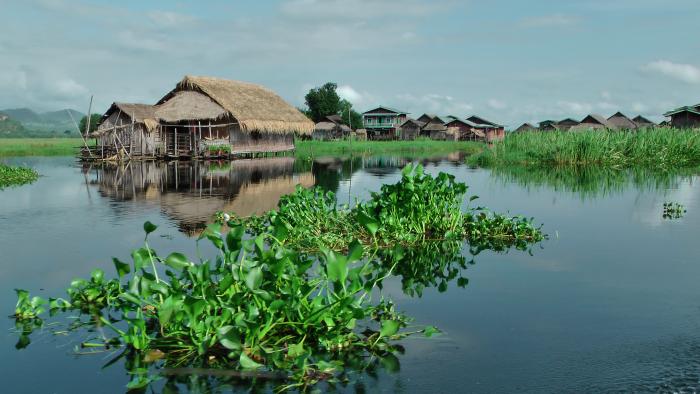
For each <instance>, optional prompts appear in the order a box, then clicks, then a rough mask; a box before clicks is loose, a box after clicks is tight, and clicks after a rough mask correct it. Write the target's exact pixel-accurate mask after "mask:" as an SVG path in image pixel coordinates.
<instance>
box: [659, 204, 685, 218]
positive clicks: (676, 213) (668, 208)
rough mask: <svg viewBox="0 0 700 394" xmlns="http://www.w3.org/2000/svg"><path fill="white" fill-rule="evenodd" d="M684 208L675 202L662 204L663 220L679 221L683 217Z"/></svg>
mask: <svg viewBox="0 0 700 394" xmlns="http://www.w3.org/2000/svg"><path fill="white" fill-rule="evenodd" d="M686 212H687V211H686V209H685V207H684V206H683V205H682V204H680V203H677V202H665V203H664V213H663V218H664V219H680V218H682V217H683V216H685V213H686Z"/></svg>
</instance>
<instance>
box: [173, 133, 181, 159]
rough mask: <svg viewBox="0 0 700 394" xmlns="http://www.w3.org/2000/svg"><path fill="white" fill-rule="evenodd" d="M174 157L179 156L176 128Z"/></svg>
mask: <svg viewBox="0 0 700 394" xmlns="http://www.w3.org/2000/svg"><path fill="white" fill-rule="evenodd" d="M174 153H175V157H178V156H179V155H180V154H179V152H178V151H177V127H176V128H175V152H174Z"/></svg>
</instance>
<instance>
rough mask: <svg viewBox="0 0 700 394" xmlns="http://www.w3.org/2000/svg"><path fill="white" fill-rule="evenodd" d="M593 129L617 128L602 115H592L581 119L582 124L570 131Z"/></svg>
mask: <svg viewBox="0 0 700 394" xmlns="http://www.w3.org/2000/svg"><path fill="white" fill-rule="evenodd" d="M591 129H610V130H614V129H615V126H614V125H613V124H611V123H610V122H608V120H607V119H605V117H603V116H602V115H598V114H590V115H588V116H586V117H585V118H583V119H581V122H580V124H579V125H578V126H574V127H572V128H571V129H570V130H572V131H580V130H591Z"/></svg>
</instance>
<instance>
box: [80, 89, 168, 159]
mask: <svg viewBox="0 0 700 394" xmlns="http://www.w3.org/2000/svg"><path fill="white" fill-rule="evenodd" d="M155 112H156V107H155V106H153V105H150V104H136V103H117V102H115V103H112V105H110V107H109V108H108V109H107V111H106V112H105V113H104V115H102V118H101V119H100V122H99V123H98V125H97V129H96V130H95V131H94V132H93V133H92V134H91V135H90V136H91V137H94V138H96V139H97V144H96V145H97V147H96V149H97V150H99V152H100V156H101V157H103V158H110V157H117V158H118V157H119V156H120V155H124V156H130V155H132V154H133V155H139V156H155V155H156V154H157V153H158V148H159V146H160V142H161V139H160V135H159V133H158V130H157V128H158V121H157V120H156V115H155Z"/></svg>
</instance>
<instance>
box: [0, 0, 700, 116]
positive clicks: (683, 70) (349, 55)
mask: <svg viewBox="0 0 700 394" xmlns="http://www.w3.org/2000/svg"><path fill="white" fill-rule="evenodd" d="M0 10H2V11H1V12H0V18H1V19H0V21H1V22H0V108H17V107H29V108H32V109H35V110H38V111H49V110H57V109H62V108H74V109H78V110H80V111H82V112H86V111H87V108H88V103H89V100H90V96H91V95H94V100H95V104H94V110H95V111H94V112H103V111H104V110H106V109H107V107H108V106H109V104H111V103H112V102H113V101H122V102H143V103H155V102H156V101H157V100H158V99H160V98H161V97H162V96H163V95H165V94H166V93H167V92H168V91H169V90H171V89H172V88H174V86H175V84H176V83H177V82H178V81H179V80H180V79H182V77H183V76H184V75H188V74H189V75H210V76H217V77H222V78H228V79H236V80H242V81H249V82H254V83H258V84H262V85H264V86H267V87H268V88H270V89H272V90H274V91H276V92H277V93H278V94H279V95H280V96H282V97H283V98H284V99H286V100H287V101H288V102H290V103H291V104H293V105H295V106H298V107H303V106H304V94H305V93H306V92H307V91H308V90H309V89H310V88H312V87H315V86H320V85H322V84H324V83H325V82H329V81H331V82H335V83H337V84H338V86H339V88H338V91H339V93H340V95H341V96H342V97H344V98H346V99H348V100H350V101H351V102H352V103H353V104H354V106H355V108H356V109H358V110H359V111H360V112H362V111H364V110H368V109H371V108H372V107H375V106H378V105H385V106H390V107H395V108H399V109H402V110H405V111H408V112H410V113H411V115H412V116H413V117H418V116H420V115H421V114H422V113H424V112H428V113H436V114H442V115H447V114H451V115H456V116H461V117H466V116H468V115H471V114H479V115H481V116H483V117H486V118H487V119H490V120H493V121H496V122H499V123H503V124H506V125H508V126H510V127H517V126H518V125H519V124H521V123H523V122H537V121H540V120H544V119H562V118H565V117H573V118H582V117H583V116H584V115H586V114H588V113H600V114H603V115H606V116H609V115H611V114H613V113H614V112H616V111H618V110H620V111H623V112H625V113H627V114H628V115H637V114H642V115H646V116H650V117H652V118H654V119H656V120H661V119H662V117H661V114H663V113H664V112H665V111H667V110H669V109H672V108H675V107H678V106H681V105H691V104H697V103H700V39H699V38H700V23H698V21H700V1H698V0H527V1H524V0H489V1H488V2H486V1H476V0H471V1H470V0H466V1H457V0H430V1H422V0H401V1H389V0H265V1H262V0H257V1H243V0H242V1H223V0H214V1H206V2H205V1H198V2H195V1H174V0H151V1H142V0H139V1H136V0H133V1H131V0H126V1H120V2H113V1H98V0H92V1H88V0H0Z"/></svg>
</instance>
